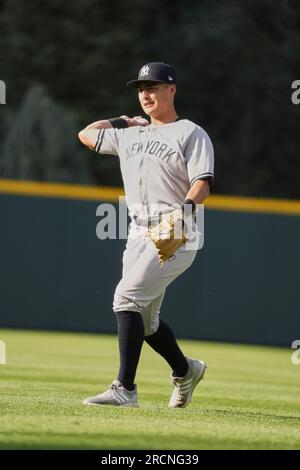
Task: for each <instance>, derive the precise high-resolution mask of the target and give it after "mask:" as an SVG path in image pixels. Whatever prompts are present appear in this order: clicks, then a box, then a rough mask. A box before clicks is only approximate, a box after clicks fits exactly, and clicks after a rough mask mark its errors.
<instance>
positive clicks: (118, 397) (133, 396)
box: [83, 380, 139, 406]
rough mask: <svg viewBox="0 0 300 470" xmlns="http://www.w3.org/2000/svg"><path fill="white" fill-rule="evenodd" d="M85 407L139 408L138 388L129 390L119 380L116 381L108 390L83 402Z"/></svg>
mask: <svg viewBox="0 0 300 470" xmlns="http://www.w3.org/2000/svg"><path fill="white" fill-rule="evenodd" d="M83 404H84V405H112V406H139V404H138V398H137V386H136V385H135V386H134V390H132V391H130V390H127V389H126V388H125V387H124V386H123V385H122V383H121V382H120V381H119V380H114V381H113V383H112V384H111V385H110V386H109V388H108V390H107V391H106V392H104V393H100V394H99V395H96V396H94V397H88V398H86V399H85V400H83Z"/></svg>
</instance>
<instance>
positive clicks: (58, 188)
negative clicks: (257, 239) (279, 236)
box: [0, 179, 300, 215]
mask: <svg viewBox="0 0 300 470" xmlns="http://www.w3.org/2000/svg"><path fill="white" fill-rule="evenodd" d="M0 193H2V194H11V195H19V196H37V197H53V198H63V199H81V200H89V201H101V200H105V201H118V200H119V197H120V196H124V190H123V188H117V187H111V186H100V187H99V186H84V185H79V184H61V183H42V182H35V181H17V180H5V179H0ZM205 206H206V207H207V208H208V209H213V210H222V211H239V212H262V213H273V214H286V215H300V201H299V200H288V199H265V198H254V197H244V196H221V195H211V196H210V197H209V198H208V199H207V201H206V203H205Z"/></svg>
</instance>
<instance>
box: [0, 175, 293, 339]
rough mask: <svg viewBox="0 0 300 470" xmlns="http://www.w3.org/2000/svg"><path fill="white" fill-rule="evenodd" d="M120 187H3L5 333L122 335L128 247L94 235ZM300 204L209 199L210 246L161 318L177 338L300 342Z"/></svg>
mask: <svg viewBox="0 0 300 470" xmlns="http://www.w3.org/2000/svg"><path fill="white" fill-rule="evenodd" d="M118 192H119V190H117V189H115V188H89V187H80V186H72V185H68V186H67V185H55V184H52V185H51V184H41V183H25V182H13V181H11V182H9V181H4V180H2V181H1V180H0V220H1V230H0V247H1V248H0V249H1V261H0V286H1V287H0V289H1V291H0V327H13V328H40V329H54V330H76V331H92V332H115V331H116V327H115V319H114V314H113V312H112V309H111V303H112V297H113V292H114V287H115V285H116V283H117V282H118V280H119V278H120V276H121V259H122V251H123V248H124V245H125V240H104V241H100V240H98V239H97V237H96V224H97V221H98V220H99V218H98V217H96V208H97V207H98V205H99V204H100V202H101V199H104V200H106V201H116V197H117V196H118ZM299 240H300V202H299V201H294V202H292V201H282V200H281V201H274V200H261V199H251V198H234V197H222V196H211V197H210V198H209V200H208V203H207V208H206V212H205V244H204V248H203V250H201V251H200V252H199V253H198V255H197V258H196V260H195V262H194V264H193V265H192V267H191V268H190V269H189V270H188V271H187V272H186V273H184V274H183V275H182V276H181V277H180V278H179V279H177V280H176V281H175V282H174V283H173V285H171V286H170V287H169V288H168V290H167V294H166V297H165V301H164V304H163V307H162V310H161V315H162V317H163V318H164V319H166V321H168V322H169V323H170V324H171V325H172V327H173V328H174V330H175V332H176V333H177V335H178V336H179V337H182V338H197V339H205V340H217V341H234V342H243V343H244V342H245V343H260V344H273V345H288V346H290V344H291V343H292V341H293V340H294V339H300V338H299V335H300V314H299V310H300V309H299V300H298V295H299V294H298V291H299V268H300V250H299Z"/></svg>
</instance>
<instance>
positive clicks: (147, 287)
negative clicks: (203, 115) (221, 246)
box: [79, 62, 214, 408]
mask: <svg viewBox="0 0 300 470" xmlns="http://www.w3.org/2000/svg"><path fill="white" fill-rule="evenodd" d="M127 85H128V86H129V87H134V88H136V89H137V92H138V97H139V101H140V104H141V107H142V109H143V111H144V113H145V114H146V115H147V116H149V117H150V120H151V122H150V123H149V121H148V120H147V119H144V118H142V117H141V116H136V117H133V118H129V117H128V116H125V115H123V116H121V117H117V118H111V119H107V120H106V119H105V120H101V121H97V122H95V123H92V124H90V125H89V126H87V127H86V128H85V129H83V130H82V131H81V132H80V133H79V139H80V140H81V142H82V143H83V144H84V145H86V146H87V147H89V148H90V149H93V150H95V151H96V152H97V153H99V154H110V155H117V156H119V159H120V166H121V172H122V177H123V182H124V187H125V195H126V202H127V205H128V209H129V215H130V218H131V223H130V226H129V234H128V240H127V244H126V249H125V251H124V255H123V272H122V279H121V280H120V282H119V284H118V285H117V287H116V290H115V295H114V301H113V310H114V312H115V314H116V319H117V325H118V340H119V353H120V366H119V372H118V375H117V379H116V380H114V381H113V382H112V384H111V385H110V387H109V388H108V390H107V391H105V392H104V393H100V394H99V395H96V396H94V397H89V398H86V399H85V400H84V402H83V403H84V404H86V405H115V406H138V396H137V386H136V385H135V384H134V380H135V374H136V370H137V366H138V362H139V357H140V352H141V348H142V345H143V342H144V340H145V341H146V342H147V343H148V344H149V345H150V346H151V347H152V348H153V349H154V350H155V351H156V352H157V353H158V354H160V355H161V356H162V357H163V358H164V359H165V360H166V361H167V363H168V364H169V365H170V367H171V370H172V373H171V378H172V381H173V384H174V391H173V394H172V396H171V399H170V402H169V407H170V408H184V407H185V406H187V405H188V403H189V402H190V401H191V398H192V393H193V391H194V389H195V387H196V385H197V384H198V383H199V382H200V380H201V379H202V378H203V376H204V373H205V369H206V364H205V363H204V362H203V361H198V360H194V359H191V358H188V357H186V356H185V355H184V354H183V352H182V351H181V349H180V348H179V346H178V344H177V342H176V339H175V336H174V334H173V332H172V330H171V328H170V327H169V326H168V325H167V324H166V322H164V321H163V320H162V319H161V318H160V316H159V314H160V308H161V304H162V301H163V298H164V295H165V291H166V288H167V287H168V285H169V284H170V283H171V282H172V281H174V279H176V278H177V277H178V276H179V275H180V274H181V273H183V272H184V271H185V270H186V269H188V268H189V266H191V264H192V263H193V261H194V258H195V256H196V252H197V250H196V249H195V248H193V245H192V244H191V239H192V235H191V233H192V232H191V230H190V228H191V224H188V223H186V221H185V219H184V216H183V214H184V210H185V209H189V210H190V212H193V213H194V211H195V208H196V205H197V204H201V203H203V201H204V200H205V198H206V197H207V196H208V194H209V190H210V184H211V182H212V179H213V171H214V156H213V147H212V144H211V141H210V139H209V137H208V135H207V134H206V132H205V131H204V130H203V129H202V128H201V127H199V126H198V125H196V124H194V123H193V122H191V121H189V120H187V119H181V118H180V117H178V115H177V113H176V110H175V107H174V97H175V93H176V74H175V70H174V68H173V67H172V66H170V65H168V64H165V63H162V62H151V63H148V64H146V65H144V66H143V67H142V68H141V69H140V71H139V74H138V78H137V79H136V80H132V81H130V82H128V83H127ZM191 219H192V225H193V224H194V218H193V217H192V218H191ZM179 229H180V230H179ZM176 230H177V232H178V231H179V232H180V235H179V236H175V232H176ZM182 313H183V312H182Z"/></svg>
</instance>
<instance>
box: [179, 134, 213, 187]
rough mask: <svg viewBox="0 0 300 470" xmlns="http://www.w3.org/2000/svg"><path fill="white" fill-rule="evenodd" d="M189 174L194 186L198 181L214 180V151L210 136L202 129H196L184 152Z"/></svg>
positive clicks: (191, 183)
mask: <svg viewBox="0 0 300 470" xmlns="http://www.w3.org/2000/svg"><path fill="white" fill-rule="evenodd" d="M184 155H185V158H186V162H187V172H188V177H189V180H190V185H191V186H192V185H193V184H194V183H195V181H197V180H208V181H209V182H210V184H212V182H213V178H214V149H213V146H212V143H211V140H210V138H209V136H208V135H207V134H206V132H205V131H204V130H203V129H201V127H196V128H195V129H194V130H193V131H192V133H191V135H190V137H189V139H188V143H187V146H186V149H185V152H184Z"/></svg>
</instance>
